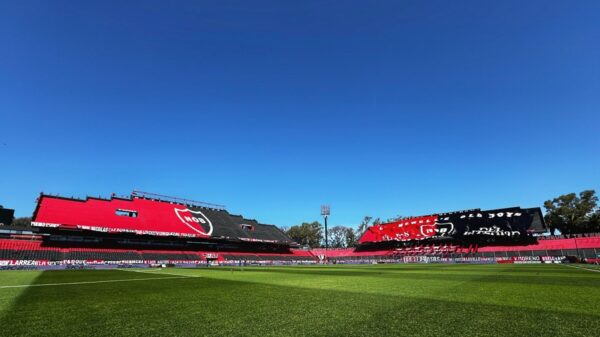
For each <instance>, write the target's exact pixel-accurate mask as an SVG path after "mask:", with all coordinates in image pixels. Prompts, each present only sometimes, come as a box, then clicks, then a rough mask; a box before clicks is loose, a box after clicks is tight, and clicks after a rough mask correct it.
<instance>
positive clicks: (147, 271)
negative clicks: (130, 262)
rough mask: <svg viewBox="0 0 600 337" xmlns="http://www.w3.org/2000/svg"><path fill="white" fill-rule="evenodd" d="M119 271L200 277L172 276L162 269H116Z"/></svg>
mask: <svg viewBox="0 0 600 337" xmlns="http://www.w3.org/2000/svg"><path fill="white" fill-rule="evenodd" d="M117 270H120V271H129V272H134V273H142V274H154V275H157V274H158V275H160V274H163V275H173V276H183V277H201V276H199V275H183V274H174V273H167V272H165V271H162V269H154V270H152V271H150V270H131V269H117Z"/></svg>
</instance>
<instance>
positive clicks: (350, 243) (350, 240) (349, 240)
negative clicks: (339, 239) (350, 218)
mask: <svg viewBox="0 0 600 337" xmlns="http://www.w3.org/2000/svg"><path fill="white" fill-rule="evenodd" d="M356 234H357V233H356V232H355V231H354V229H352V228H350V227H348V228H346V247H354V246H356V243H357V241H358V239H357V236H356Z"/></svg>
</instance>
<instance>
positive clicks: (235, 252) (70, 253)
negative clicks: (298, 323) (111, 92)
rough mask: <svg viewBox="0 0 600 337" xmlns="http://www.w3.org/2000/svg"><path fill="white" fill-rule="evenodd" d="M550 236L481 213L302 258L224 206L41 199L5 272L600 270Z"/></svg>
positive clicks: (524, 218)
mask: <svg viewBox="0 0 600 337" xmlns="http://www.w3.org/2000/svg"><path fill="white" fill-rule="evenodd" d="M545 230H546V228H545V224H544V222H543V218H542V216H541V211H540V210H539V208H531V209H522V208H519V207H513V208H505V209H496V210H489V211H482V210H479V209H474V210H467V211H458V212H451V213H443V214H434V215H428V216H422V217H414V218H409V219H402V220H399V221H396V222H392V223H387V224H382V225H377V226H372V227H370V228H368V229H367V231H366V232H365V233H364V235H363V236H362V237H361V238H360V240H359V245H358V246H357V247H356V248H349V249H312V250H303V249H299V245H298V244H296V243H295V242H293V241H292V240H291V239H290V238H289V237H288V236H287V235H286V234H284V233H283V232H282V231H281V230H279V229H278V228H277V227H275V226H273V225H266V224H261V223H260V222H258V221H256V220H253V219H247V218H245V217H243V216H241V215H234V214H230V213H229V212H228V211H227V210H225V208H224V207H223V206H219V205H213V204H206V203H200V202H195V201H192V200H185V199H180V198H173V197H164V196H159V195H156V194H148V193H144V192H134V193H132V194H131V196H129V197H116V196H112V197H111V198H107V199H103V198H95V197H88V198H85V199H75V198H65V197H60V196H51V195H46V194H41V195H40V198H39V199H38V204H37V207H36V210H35V212H34V214H33V219H32V227H30V228H27V229H22V228H16V227H10V226H8V227H7V226H3V227H2V228H0V268H12V267H15V266H32V267H42V268H45V267H48V268H49V267H57V268H60V267H65V266H152V265H165V264H166V265H186V266H190V265H191V266H209V265H235V266H239V265H253V264H260V265H285V264H312V263H318V262H331V263H410V262H427V263H542V262H561V261H564V260H568V259H571V260H573V259H575V260H586V261H588V262H600V234H587V235H577V236H572V237H569V238H564V237H559V236H544V237H540V236H537V235H538V234H539V233H542V232H544V231H545Z"/></svg>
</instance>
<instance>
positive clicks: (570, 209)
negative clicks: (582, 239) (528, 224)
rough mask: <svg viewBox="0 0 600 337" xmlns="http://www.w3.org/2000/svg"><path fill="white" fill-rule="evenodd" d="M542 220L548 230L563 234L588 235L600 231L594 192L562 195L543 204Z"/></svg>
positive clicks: (598, 211)
mask: <svg viewBox="0 0 600 337" xmlns="http://www.w3.org/2000/svg"><path fill="white" fill-rule="evenodd" d="M544 207H545V208H546V215H545V216H544V219H545V220H546V224H548V226H549V227H550V230H551V231H552V232H554V230H556V229H557V230H559V231H560V232H561V233H563V234H576V233H589V232H597V231H600V224H599V218H600V210H599V209H598V197H597V196H596V192H595V191H594V190H586V191H583V192H581V193H579V196H578V195H577V194H575V193H569V194H563V195H561V196H559V197H556V198H554V199H552V200H547V201H546V202H544Z"/></svg>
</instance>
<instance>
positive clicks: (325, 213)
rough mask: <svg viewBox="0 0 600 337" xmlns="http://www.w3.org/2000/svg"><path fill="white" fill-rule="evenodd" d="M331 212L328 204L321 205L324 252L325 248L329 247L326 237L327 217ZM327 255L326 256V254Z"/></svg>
mask: <svg viewBox="0 0 600 337" xmlns="http://www.w3.org/2000/svg"><path fill="white" fill-rule="evenodd" d="M330 213H331V207H330V206H329V205H321V215H322V216H323V218H324V219H325V253H326V254H327V248H328V247H329V241H328V240H329V238H328V237H327V218H329V214H330ZM326 257H327V256H326Z"/></svg>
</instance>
